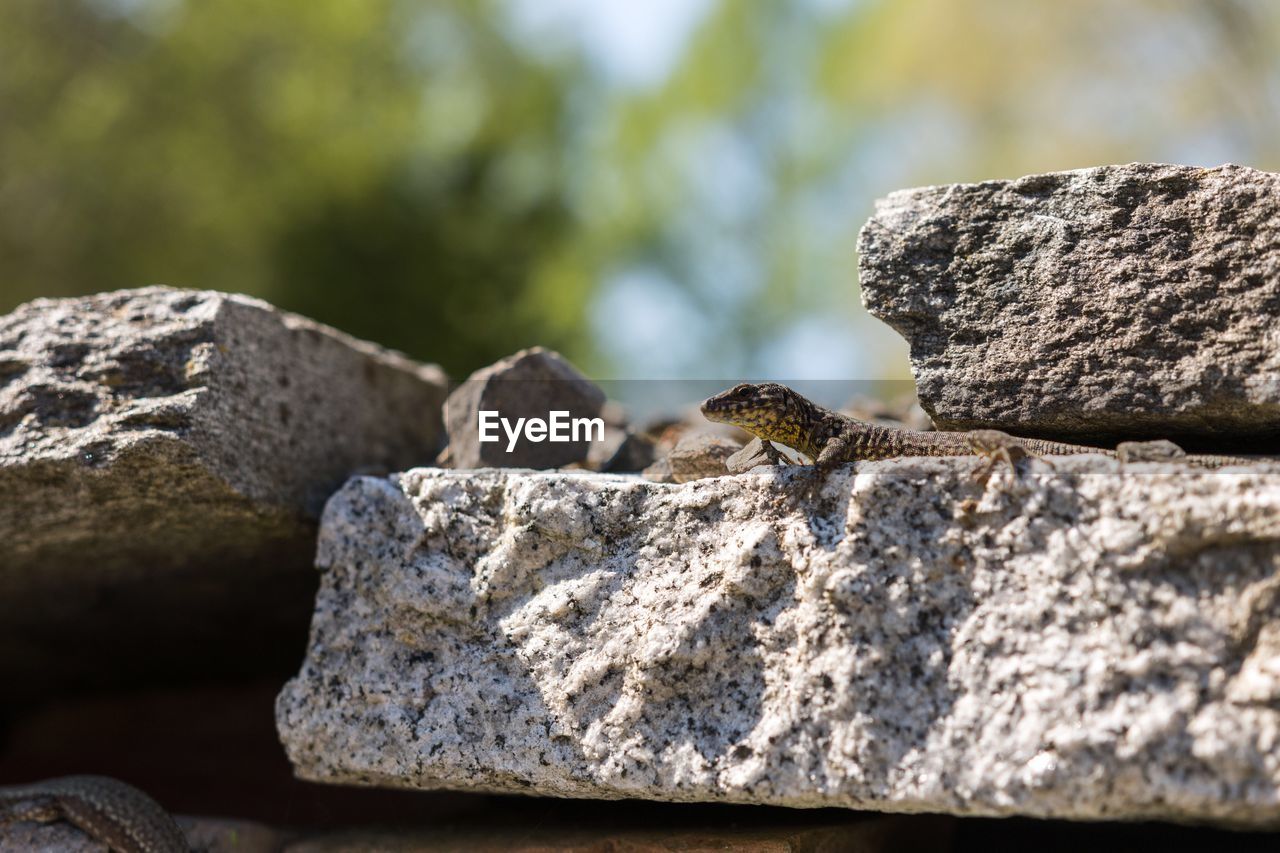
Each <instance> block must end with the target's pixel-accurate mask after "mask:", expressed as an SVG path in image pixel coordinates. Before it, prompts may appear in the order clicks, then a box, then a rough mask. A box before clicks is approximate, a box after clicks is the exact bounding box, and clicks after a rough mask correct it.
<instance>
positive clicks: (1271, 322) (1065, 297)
mask: <svg viewBox="0 0 1280 853" xmlns="http://www.w3.org/2000/svg"><path fill="white" fill-rule="evenodd" d="M858 250H859V271H860V276H861V283H862V295H863V301H864V303H865V304H866V306H867V309H868V310H869V311H870V312H871V313H872V314H874V315H875V316H877V317H879V318H881V319H882V320H884V321H885V322H887V323H888V324H889V325H890V326H892V327H893V328H894V329H896V330H897V331H899V332H900V333H901V334H902V335H903V336H904V337H905V338H906V339H907V342H908V343H909V344H910V345H911V365H912V369H913V371H914V373H915V378H916V385H917V390H918V392H919V394H920V400H921V403H922V404H923V405H924V408H925V409H926V410H927V411H928V413H929V414H930V415H931V416H932V417H933V420H934V421H935V422H936V423H937V425H938V427H939V428H940V429H951V430H956V429H977V428H983V427H993V428H997V429H1005V430H1009V431H1010V432H1014V433H1017V434H1020V435H1038V436H1042V437H1045V438H1054V439H1059V440H1074V441H1078V442H1080V443H1085V444H1094V443H1100V442H1101V443H1114V442H1116V441H1120V440H1124V439H1161V438H1167V439H1173V440H1175V441H1177V442H1178V443H1179V444H1182V445H1183V446H1185V447H1186V448H1187V449H1188V450H1199V451H1214V450H1216V451H1219V452H1240V451H1242V450H1243V449H1245V444H1248V445H1252V446H1253V448H1255V449H1256V450H1258V451H1259V452H1268V451H1274V450H1276V449H1277V448H1280V335H1277V333H1276V329H1277V322H1278V321H1280V175H1277V174H1274V173H1271V172H1260V171H1257V170H1255V169H1249V168H1245V167H1242V166H1221V167H1218V168H1214V169H1200V168H1192V167H1189V166H1163V165H1152V164H1132V165H1127V166H1104V167H1100V168H1095V169H1083V170H1079V171H1074V172H1059V173H1055V174H1047V175H1031V176H1029V177H1025V178H1020V179H1018V180H1008V181H986V182H984V183H980V184H953V185H948V186H935V187H921V188H918V189H910V190H902V191H899V192H895V193H892V194H891V195H889V196H888V197H887V198H884V199H881V200H880V201H879V202H877V203H876V212H875V215H874V216H872V218H871V220H870V221H869V222H867V224H866V226H865V227H864V228H863V229H862V233H861V235H860V237H859V241H858Z"/></svg>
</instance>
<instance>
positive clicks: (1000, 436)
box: [966, 429, 1053, 488]
mask: <svg viewBox="0 0 1280 853" xmlns="http://www.w3.org/2000/svg"><path fill="white" fill-rule="evenodd" d="M966 438H967V439H968V441H969V447H970V448H971V449H972V450H973V452H974V453H975V454H977V455H978V456H982V457H985V461H984V462H983V463H982V465H980V466H979V467H978V468H977V470H975V471H974V472H973V479H974V480H975V481H977V482H979V483H981V484H982V486H983V488H985V487H986V485H987V483H988V482H990V480H991V476H992V474H994V473H995V467H996V465H997V464H999V463H1001V462H1003V463H1005V464H1006V465H1008V466H1009V473H1010V474H1012V475H1013V476H1014V477H1015V478H1016V477H1017V476H1018V463H1019V462H1021V461H1022V460H1023V459H1027V458H1030V457H1033V456H1034V454H1032V453H1031V452H1030V451H1029V450H1027V448H1026V447H1025V446H1024V445H1023V444H1022V442H1020V441H1019V440H1018V439H1017V438H1016V437H1014V436H1012V435H1009V434H1008V433H1007V432H1001V431H1000V430H998V429H975V430H973V431H972V432H969V433H967V434H966ZM1034 458H1037V459H1040V460H1041V461H1042V462H1044V463H1045V464H1047V465H1049V466H1051V467H1052V465H1053V463H1052V462H1050V461H1049V460H1048V459H1045V458H1043V457H1039V456H1035V457H1034Z"/></svg>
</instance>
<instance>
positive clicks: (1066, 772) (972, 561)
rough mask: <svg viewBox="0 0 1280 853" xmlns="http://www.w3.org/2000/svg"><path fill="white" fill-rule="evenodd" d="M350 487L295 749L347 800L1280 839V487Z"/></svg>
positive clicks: (878, 482) (729, 482) (468, 480)
mask: <svg viewBox="0 0 1280 853" xmlns="http://www.w3.org/2000/svg"><path fill="white" fill-rule="evenodd" d="M980 465H981V462H980V460H977V459H973V458H951V459H900V460H891V461H885V462H875V463H861V464H859V465H857V466H847V467H845V468H843V469H840V470H837V471H835V472H834V473H833V474H832V475H831V476H830V478H829V480H828V481H827V482H826V485H825V487H824V488H823V490H822V491H821V493H820V494H818V495H817V496H816V498H815V499H814V502H807V497H806V496H807V495H808V491H809V484H810V477H809V475H810V474H811V473H812V472H811V471H808V470H798V469H796V468H794V467H792V468H772V469H768V468H765V469H757V470H755V471H752V472H750V473H747V474H743V475H740V476H736V477H720V478H715V479H706V480H698V481H696V482H693V483H688V484H684V485H662V484H655V483H649V482H645V481H642V480H639V479H636V478H633V477H623V476H611V475H604V474H585V473H583V474H577V473H571V472H545V473H537V472H527V471H511V470H507V471H493V470H481V471H471V472H451V471H439V470H414V471H410V472H407V473H405V474H402V475H399V476H397V477H395V478H392V479H390V480H387V479H377V478H358V479H354V480H352V481H351V482H350V483H348V484H347V485H346V486H345V487H344V488H343V489H342V490H341V491H340V492H339V493H338V494H336V495H335V496H334V497H333V498H332V499H331V500H330V502H329V504H328V506H327V507H326V510H325V514H324V518H323V521H322V524H321V533H320V540H319V550H318V557H317V561H318V565H319V567H320V568H321V570H322V574H323V580H322V585H321V591H320V594H319V596H318V599H317V602H316V612H315V617H314V620H313V623H312V633H311V641H310V646H309V648H308V651H307V656H306V659H305V661H304V663H303V666H302V668H301V671H300V672H299V674H298V675H297V677H295V678H294V679H293V680H292V681H290V682H289V683H288V685H287V686H286V687H285V688H284V690H283V691H282V692H281V694H280V696H279V698H278V700H277V706H276V717H277V726H278V729H279V732H280V736H281V739H282V741H283V743H284V746H285V749H286V751H287V752H288V755H289V758H290V759H291V761H292V762H293V764H294V767H295V770H296V772H297V774H298V775H299V776H301V777H302V778H305V779H310V780H316V781H326V782H335V783H354V784H365V785H381V786H390V787H408V788H414V787H417V788H439V787H446V788H459V789H480V790H489V791H518V792H525V793H534V794H544V795H554V796H574V797H599V798H615V797H637V798H648V799H659V800H684V801H689V800H722V801H733V802H743V803H772V804H779V805H789V806H849V807H855V808H863V809H875V810H882V811H901V812H911V811H929V812H949V813H954V814H970V815H973V814H980V815H1012V814H1024V815H1039V816H1059V817H1066V818H1078V819H1095V818H1144V817H1147V818H1163V819H1172V820H1180V821H1214V822H1223V823H1230V824H1239V825H1271V824H1274V823H1276V822H1277V821H1280V665H1278V664H1277V661H1280V466H1276V465H1267V466H1257V467H1251V468H1225V469H1220V470H1212V471H1210V470H1198V469H1190V468H1187V467H1185V466H1182V465H1179V464H1176V463H1141V464H1131V465H1127V466H1121V465H1120V464H1119V463H1117V462H1116V461H1114V460H1111V459H1106V458H1095V457H1063V458H1060V459H1055V460H1054V466H1053V467H1050V466H1049V465H1047V464H1045V463H1043V462H1040V461H1038V460H1030V461H1028V462H1027V463H1024V465H1023V466H1021V467H1022V469H1023V473H1022V474H1021V476H1020V477H1019V478H1018V479H1017V480H1014V479H1013V475H1012V474H1011V473H1010V472H1009V471H1008V470H1007V469H1006V468H1003V467H1001V468H998V469H997V470H996V472H995V474H994V476H993V477H992V478H991V479H990V481H989V482H988V483H987V484H986V485H985V486H981V485H979V484H978V483H976V482H975V481H974V480H973V474H974V472H975V471H976V470H977V468H978V466H980Z"/></svg>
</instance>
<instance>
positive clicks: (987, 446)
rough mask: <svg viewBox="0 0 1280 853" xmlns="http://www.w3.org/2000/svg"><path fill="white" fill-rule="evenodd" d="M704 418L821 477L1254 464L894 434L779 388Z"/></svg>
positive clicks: (1037, 442)
mask: <svg viewBox="0 0 1280 853" xmlns="http://www.w3.org/2000/svg"><path fill="white" fill-rule="evenodd" d="M702 414H703V416H704V417H706V418H707V419H708V420H710V421H715V422H717V423H725V424H730V425H732V426H736V427H739V428H741V429H744V430H746V431H747V432H749V433H751V434H752V435H754V436H756V437H757V438H759V439H760V440H761V444H762V446H763V448H764V453H765V456H766V458H767V459H768V460H769V461H770V462H771V463H772V464H778V463H779V462H780V461H783V460H784V457H783V456H782V454H781V453H779V451H778V449H777V448H776V447H774V446H773V444H772V442H777V443H779V444H782V445H785V446H787V447H790V448H792V449H794V450H797V451H799V452H800V453H803V454H804V455H805V456H807V457H809V458H810V459H812V460H813V462H814V464H815V465H816V466H817V468H818V469H819V470H820V471H829V470H830V469H832V468H834V467H835V466H837V465H840V464H842V463H844V462H854V461H859V460H872V459H892V458H896V457H899V456H970V455H978V456H984V457H986V458H987V459H988V464H987V465H986V466H985V467H984V468H983V469H979V472H978V474H979V476H980V477H985V476H987V475H988V474H989V473H990V469H991V465H993V464H995V462H997V461H1003V462H1005V463H1007V464H1008V465H1009V467H1010V468H1013V467H1014V464H1015V463H1016V462H1018V461H1019V460H1021V459H1025V458H1026V457H1028V456H1034V457H1042V456H1064V455H1071V454H1078V453H1091V454H1099V455H1103V456H1110V457H1112V458H1117V457H1118V458H1120V459H1121V460H1122V461H1145V460H1147V459H1150V458H1153V457H1161V458H1176V459H1178V460H1179V461H1184V462H1187V463H1190V464H1192V465H1199V466H1202V467H1220V466H1223V465H1244V464H1250V463H1252V462H1255V461H1257V460H1251V459H1246V458H1244V457H1237V456H1210V455H1199V454H1193V455H1180V454H1181V453H1182V452H1181V450H1180V449H1179V448H1178V447H1177V446H1176V445H1173V444H1172V443H1169V442H1160V443H1159V444H1161V445H1163V446H1164V449H1163V452H1157V453H1155V454H1149V453H1148V452H1147V448H1146V447H1145V445H1146V444H1147V443H1145V442H1130V443H1129V444H1130V446H1131V448H1132V449H1131V452H1125V451H1123V450H1122V451H1121V452H1119V453H1118V452H1117V451H1115V450H1108V449H1106V448H1103V447H1091V446H1088V445H1083V444H1067V443H1065V442H1061V441H1049V440H1046V439H1041V438H1019V437H1017V436H1013V435H1010V434H1009V433H1007V432H1002V431H1000V430H995V429H977V430H969V431H967V432H920V431H917V430H910V429H898V428H895V427H888V426H881V425H879V424H873V423H868V422H866V421H860V420H858V419H856V418H851V417H849V416H847V415H842V414H840V413H839V412H833V411H831V410H830V409H825V408H823V407H822V406H819V405H818V404H816V403H814V402H812V401H810V400H808V399H806V398H805V397H803V396H801V395H800V394H798V393H796V392H795V391H793V390H791V389H790V388H788V387H787V386H785V385H782V384H779V383H777V382H762V383H758V384H756V383H750V382H744V383H741V384H739V385H735V386H734V387H732V388H730V389H729V390H728V391H723V392H721V393H719V394H716V395H715V396H713V397H708V398H707V399H706V400H705V401H703V403H702ZM1121 447H1122V448H1124V447H1125V446H1124V445H1122V446H1121ZM1045 461H1046V462H1047V461H1048V460H1045ZM1050 464H1052V463H1050Z"/></svg>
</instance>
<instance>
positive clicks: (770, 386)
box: [702, 382, 812, 448]
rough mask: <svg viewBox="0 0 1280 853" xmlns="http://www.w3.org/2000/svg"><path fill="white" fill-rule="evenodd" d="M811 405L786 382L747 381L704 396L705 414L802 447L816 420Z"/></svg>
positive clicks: (707, 417) (721, 421) (706, 416)
mask: <svg viewBox="0 0 1280 853" xmlns="http://www.w3.org/2000/svg"><path fill="white" fill-rule="evenodd" d="M811 408H812V407H811V405H810V403H809V401H808V400H806V399H805V398H804V397H801V396H800V395H799V394H797V393H796V392H795V391H792V390H791V389H790V388H788V387H787V386H785V385H779V384H778V383H777V382H761V383H759V384H755V383H751V382H743V383H742V384H740V385H735V386H733V387H732V388H730V389H729V390H728V391H721V392H720V393H719V394H716V395H715V396H714V397H708V398H707V399H706V400H704V401H703V403H702V414H703V416H704V417H705V418H706V419H707V420H709V421H716V422H717V423H722V424H730V425H732V426H736V427H738V428H740V429H744V430H746V431H747V432H749V433H751V434H752V435H754V436H756V437H758V438H762V439H764V440H765V441H776V442H779V443H781V444H785V445H787V446H788V447H796V448H799V447H800V446H801V442H803V440H804V437H805V431H806V429H807V427H808V426H809V424H810V422H811V420H812V413H811V411H810V409H811Z"/></svg>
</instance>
